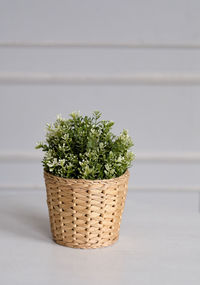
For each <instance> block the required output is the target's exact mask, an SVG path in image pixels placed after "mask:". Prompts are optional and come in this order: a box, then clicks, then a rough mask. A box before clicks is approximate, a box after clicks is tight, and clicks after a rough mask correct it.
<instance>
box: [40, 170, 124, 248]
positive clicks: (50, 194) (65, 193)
mask: <svg viewBox="0 0 200 285" xmlns="http://www.w3.org/2000/svg"><path fill="white" fill-rule="evenodd" d="M44 178H45V184H46V191H47V204H48V209H49V218H50V224H51V231H52V235H53V239H54V241H55V242H56V243H58V244H61V245H64V246H68V247H73V248H97V247H103V246H108V245H111V244H113V243H114V242H115V241H117V239H118V237H119V230H120V222H121V216H122V213H123V209H124V203H125V199H126V194H127V189H128V179H129V171H128V170H127V171H126V172H125V173H124V174H123V175H122V176H120V177H117V178H113V179H105V180H85V179H67V178H61V177H57V176H54V175H52V174H49V173H47V172H46V171H44Z"/></svg>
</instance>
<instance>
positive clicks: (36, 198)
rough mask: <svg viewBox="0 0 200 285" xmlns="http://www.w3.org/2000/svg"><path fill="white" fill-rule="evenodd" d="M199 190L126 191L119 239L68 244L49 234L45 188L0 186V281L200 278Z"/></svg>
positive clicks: (193, 281)
mask: <svg viewBox="0 0 200 285" xmlns="http://www.w3.org/2000/svg"><path fill="white" fill-rule="evenodd" d="M198 195H199V194H198V193H188V192H187V193H170V192H163V193H160V192H151V193H147V192H145V193H144V192H133V191H132V192H131V191H129V194H128V197H127V201H126V205H125V212H124V215H123V220H122V225H121V234H120V239H119V241H118V242H117V243H116V244H114V245H113V246H110V247H107V248H102V249H90V250H81V249H72V248H67V247H63V246H59V245H57V244H55V243H54V242H53V241H52V240H51V234H50V230H49V222H48V212H47V206H46V196H45V191H39V190H37V191H35V192H33V191H29V192H28V191H27V192H26V191H20V190H16V191H11V190H9V191H1V192H0V284H2V285H10V284H13V285H18V284H19V285H25V284H26V285H32V284H34V285H35V284H37V285H40V284H48V285H51V284H54V285H60V284H65V285H66V284H68V285H71V284H81V285H84V284H87V285H88V284H95V285H98V284H101V285H102V284H115V285H117V284H124V285H125V284H135V285H140V284H141V285H149V284H152V285H156V284H159V285H165V284H166V285H179V284H180V285H184V284H185V285H199V284H200V214H199V210H198Z"/></svg>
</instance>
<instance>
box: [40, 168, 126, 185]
mask: <svg viewBox="0 0 200 285" xmlns="http://www.w3.org/2000/svg"><path fill="white" fill-rule="evenodd" d="M43 171H44V175H49V176H51V177H54V178H58V179H62V180H65V181H73V182H93V183H94V182H98V183H100V182H112V181H113V182H114V181H117V180H119V179H122V178H124V177H125V176H129V175H130V172H129V170H128V169H127V170H126V171H125V172H124V174H122V175H121V176H118V177H115V178H108V179H83V178H64V177H61V176H57V175H54V174H51V173H50V172H48V171H46V170H44V169H43Z"/></svg>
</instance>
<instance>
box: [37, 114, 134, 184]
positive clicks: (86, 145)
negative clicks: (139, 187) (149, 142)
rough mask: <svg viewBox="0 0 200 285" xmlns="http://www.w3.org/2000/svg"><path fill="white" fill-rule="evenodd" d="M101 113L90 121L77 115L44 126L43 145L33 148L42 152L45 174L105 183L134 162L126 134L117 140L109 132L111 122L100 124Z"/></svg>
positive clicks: (123, 132) (88, 118)
mask: <svg viewBox="0 0 200 285" xmlns="http://www.w3.org/2000/svg"><path fill="white" fill-rule="evenodd" d="M100 117H101V113H100V112H99V111H95V112H93V114H92V116H91V117H88V116H82V115H80V113H79V112H74V113H72V114H70V119H63V118H62V117H61V116H58V117H57V120H56V121H55V123H54V124H47V133H46V141H45V142H40V143H38V144H37V146H36V148H37V149H38V148H41V149H42V150H43V151H44V152H45V155H44V158H43V161H42V163H43V166H44V169H45V170H46V171H47V172H50V173H52V174H54V175H56V176H60V177H64V178H84V179H93V180H94V179H109V178H114V177H118V176H120V175H122V174H123V173H124V172H125V171H126V170H127V168H129V167H130V166H131V162H132V161H133V159H134V155H133V153H132V152H131V151H130V148H131V147H132V146H133V143H132V140H131V138H130V136H129V135H128V132H127V131H126V130H123V131H122V133H121V134H120V135H119V136H115V135H114V134H113V133H112V132H111V129H112V126H113V125H114V123H113V122H112V121H105V120H100Z"/></svg>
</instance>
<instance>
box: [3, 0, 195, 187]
mask: <svg viewBox="0 0 200 285" xmlns="http://www.w3.org/2000/svg"><path fill="white" fill-rule="evenodd" d="M199 8H200V3H199V1H194V0H193V1H180V0H174V1H172V0H170V1H158V0H154V1H152V0H151V1H113V0H111V1H100V2H99V1H88V0H86V1H46V0H45V1H0V134H1V135H0V137H1V139H0V173H1V177H0V188H5V187H6V188H12V187H17V188H20V187H24V188H34V187H36V188H40V187H42V185H43V180H42V168H41V165H40V158H41V154H40V153H38V152H37V151H35V150H34V145H35V142H36V141H38V140H41V139H42V138H43V136H44V130H43V129H44V125H45V123H46V122H49V121H53V120H54V119H55V117H56V114H58V113H61V114H62V115H63V116H67V114H68V113H70V112H71V111H74V110H81V111H82V113H91V112H92V111H93V110H95V109H99V110H101V111H102V112H103V114H104V117H105V118H107V119H112V120H114V121H116V127H115V131H116V132H119V131H120V130H121V129H122V128H124V127H125V128H127V129H129V131H130V134H131V135H132V137H133V139H134V141H135V153H136V157H137V162H136V163H135V164H134V167H133V168H132V170H131V172H132V178H131V181H130V188H132V189H133V188H135V189H144V190H152V189H158V190H160V189H168V190H193V191H200V181H199V170H200V167H199V163H200V147H199V146H200V132H199V122H200V95H199V94H200V30H199V25H200V18H199V13H198V11H199Z"/></svg>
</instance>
